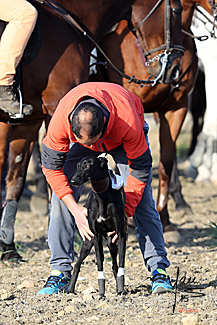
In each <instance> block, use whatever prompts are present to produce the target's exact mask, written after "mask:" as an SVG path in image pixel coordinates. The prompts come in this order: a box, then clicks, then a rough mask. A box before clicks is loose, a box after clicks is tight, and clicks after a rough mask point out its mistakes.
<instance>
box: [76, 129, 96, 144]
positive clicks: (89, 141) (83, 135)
mask: <svg viewBox="0 0 217 325" xmlns="http://www.w3.org/2000/svg"><path fill="white" fill-rule="evenodd" d="M101 134H102V132H100V133H99V134H98V135H97V136H96V137H94V138H91V139H90V138H89V137H88V135H87V133H86V132H85V131H84V132H81V138H78V137H76V136H74V137H75V139H76V140H77V141H78V142H79V143H80V144H83V145H86V146H88V147H89V146H91V144H93V143H95V142H97V141H98V140H99V138H100V137H101Z"/></svg>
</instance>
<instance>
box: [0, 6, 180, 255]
mask: <svg viewBox="0 0 217 325" xmlns="http://www.w3.org/2000/svg"><path fill="white" fill-rule="evenodd" d="M39 2H42V4H37V3H35V2H34V4H35V6H36V7H37V10H38V13H39V24H40V30H41V33H40V34H41V39H40V48H39V51H38V53H37V54H36V56H35V57H34V59H32V60H31V61H30V62H28V63H26V64H25V65H24V64H23V66H22V76H23V78H22V81H23V82H22V88H23V95H24V101H25V102H26V103H31V104H32V105H33V107H34V110H33V114H32V116H29V117H25V118H24V119H23V120H21V121H11V120H9V116H8V115H7V114H6V113H4V112H0V121H1V123H0V153H1V154H0V157H1V158H0V170H1V171H2V170H3V167H4V164H5V159H6V145H7V141H8V137H9V133H10V148H9V156H8V172H7V177H6V198H5V199H6V201H5V203H4V204H3V208H2V217H1V228H0V247H1V249H2V250H3V252H5V253H4V254H2V257H1V259H2V260H8V259H11V258H12V257H13V258H19V255H18V253H17V252H16V250H15V247H14V241H13V237H14V221H15V216H16V210H17V202H18V201H19V199H20V196H21V194H22V191H23V187H24V184H25V178H26V172H27V167H28V163H29V159H30V156H31V153H32V149H33V145H34V141H35V139H36V138H37V135H38V130H39V128H40V126H41V124H42V121H43V120H44V118H45V117H49V116H52V114H53V112H54V110H55V108H56V106H57V104H58V102H59V100H60V99H61V98H62V97H63V96H64V95H65V94H66V93H67V92H68V91H69V90H70V89H71V88H73V87H75V86H76V85H78V84H79V83H82V82H85V81H87V80H88V76H89V58H90V53H91V50H92V49H93V48H94V47H95V46H96V43H95V41H96V42H100V41H101V40H102V39H103V37H104V36H105V35H106V33H108V31H109V30H110V28H111V27H112V26H113V25H114V24H115V23H117V22H118V21H120V20H121V19H123V18H124V17H126V18H128V17H130V18H131V20H130V19H129V18H128V21H129V24H130V27H131V28H135V29H137V28H138V25H139V24H140V23H141V28H139V31H138V32H137V33H138V37H139V39H140V42H143V44H144V45H145V44H146V41H147V35H148V36H151V34H152V31H155V28H154V27H155V25H156V24H155V22H156V20H157V21H158V24H157V29H156V31H155V32H154V41H153V42H152V43H151V42H150V41H149V43H150V44H151V45H152V46H153V47H149V48H148V49H150V50H151V49H153V48H156V47H159V46H162V45H163V44H164V45H163V47H162V48H164V51H168V52H169V51H170V52H171V56H170V57H169V58H168V60H169V64H168V66H167V69H164V75H165V79H168V78H170V77H167V71H169V76H171V78H172V79H174V76H173V73H171V72H172V71H173V72H174V70H176V71H177V66H178V64H179V60H180V57H181V55H180V54H181V52H180V50H182V35H181V15H180V10H179V9H180V2H179V0H171V1H169V0H165V3H166V4H167V6H166V9H167V13H169V14H168V15H167V16H166V21H167V25H168V28H167V31H168V37H167V38H166V42H165V40H164V33H163V28H164V19H165V10H164V1H163V0H159V1H158V2H157V3H158V6H157V7H158V8H156V9H157V10H156V11H155V13H154V15H153V19H150V18H149V22H151V24H150V25H148V26H146V29H147V31H148V33H147V35H146V29H144V25H145V24H144V23H143V18H144V17H145V19H146V17H147V16H148V15H149V12H150V10H151V9H152V8H153V7H154V6H155V4H156V0H136V1H133V0H119V1H115V0H109V1H108V0H107V1H105V0H92V1H88V0H83V1H82V2H78V1H75V0H64V1H60V0H56V2H54V1H53V0H45V1H39ZM60 3H61V6H63V7H64V9H65V10H67V12H65V11H63V9H61V8H62V7H61V8H60V9H59V5H58V4H60ZM161 3H163V4H161ZM170 3H171V6H172V7H173V11H172V14H171V12H170V10H168V9H170ZM176 10H177V12H176ZM69 14H70V15H69ZM131 14H132V17H131ZM76 21H77V22H78V24H77V23H76ZM147 42H148V41H147ZM161 70H162V69H161V67H160V66H157V65H156V67H155V69H153V73H154V74H157V75H158V72H159V71H161ZM175 75H176V72H175ZM153 78H155V77H153ZM7 122H9V123H7ZM0 175H2V173H0ZM4 228H6V230H9V235H10V236H9V237H10V238H9V239H8V238H7V236H6V235H5V229H4ZM8 250H10V252H8Z"/></svg>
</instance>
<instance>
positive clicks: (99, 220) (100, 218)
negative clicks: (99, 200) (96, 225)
mask: <svg viewBox="0 0 217 325" xmlns="http://www.w3.org/2000/svg"><path fill="white" fill-rule="evenodd" d="M103 221H106V218H104V217H102V216H100V215H99V217H98V218H97V222H103Z"/></svg>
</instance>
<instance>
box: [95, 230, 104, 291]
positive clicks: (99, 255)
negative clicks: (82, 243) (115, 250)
mask: <svg viewBox="0 0 217 325" xmlns="http://www.w3.org/2000/svg"><path fill="white" fill-rule="evenodd" d="M94 247H95V252H96V259H97V267H98V285H99V295H100V297H104V296H105V276H104V272H103V262H104V254H103V243H102V236H101V235H97V239H96V240H95V242H94Z"/></svg>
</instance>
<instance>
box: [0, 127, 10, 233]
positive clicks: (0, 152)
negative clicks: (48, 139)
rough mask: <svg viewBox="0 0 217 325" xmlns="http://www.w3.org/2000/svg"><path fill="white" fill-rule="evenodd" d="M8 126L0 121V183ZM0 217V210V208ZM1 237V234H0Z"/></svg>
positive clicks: (5, 154)
mask: <svg viewBox="0 0 217 325" xmlns="http://www.w3.org/2000/svg"><path fill="white" fill-rule="evenodd" d="M9 132H10V126H9V124H6V123H0V181H1V185H2V182H3V179H2V176H3V172H4V168H5V166H6V161H7V144H8V138H9ZM1 202H2V196H1V187H0V203H1ZM0 217H1V210H0ZM0 238H1V235H0Z"/></svg>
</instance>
